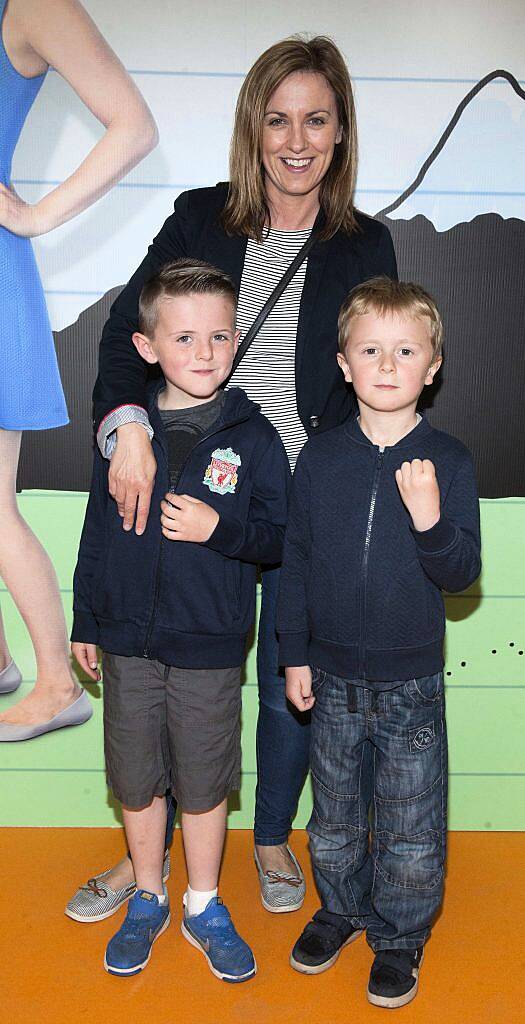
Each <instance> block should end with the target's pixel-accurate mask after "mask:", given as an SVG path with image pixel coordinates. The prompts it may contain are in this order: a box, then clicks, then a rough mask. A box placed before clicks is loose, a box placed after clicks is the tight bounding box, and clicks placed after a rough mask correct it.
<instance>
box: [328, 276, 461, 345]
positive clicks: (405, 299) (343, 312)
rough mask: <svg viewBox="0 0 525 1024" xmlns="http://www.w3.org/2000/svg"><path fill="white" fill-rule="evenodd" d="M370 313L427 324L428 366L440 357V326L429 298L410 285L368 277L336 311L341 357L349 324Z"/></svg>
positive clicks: (431, 299) (417, 285) (436, 313)
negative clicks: (396, 315)
mask: <svg viewBox="0 0 525 1024" xmlns="http://www.w3.org/2000/svg"><path fill="white" fill-rule="evenodd" d="M371 311H373V312H374V313H376V314H377V316H386V315H387V314H392V313H400V314H401V315H402V316H409V317H419V318H423V317H424V318H425V319H427V320H428V327H429V331H430V343H431V345H432V362H436V360H437V359H439V358H440V356H441V351H442V345H443V323H442V320H441V316H440V314H439V310H438V308H437V306H436V303H435V302H434V299H433V298H432V296H431V295H430V294H429V293H428V292H427V291H425V289H424V288H422V287H421V285H420V284H413V283H412V282H411V281H393V280H392V279H391V278H390V277H372V278H370V280H368V281H365V282H364V284H358V285H357V286H356V287H355V288H353V289H352V291H351V292H350V294H349V295H347V297H346V299H345V301H344V302H343V305H342V306H341V309H340V311H339V319H338V322H337V328H338V333H339V351H340V352H342V353H343V355H344V354H345V349H346V344H347V342H348V334H349V330H350V324H351V322H352V320H355V318H356V317H358V316H364V315H365V314H366V313H370V312H371Z"/></svg>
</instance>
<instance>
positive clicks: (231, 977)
mask: <svg viewBox="0 0 525 1024" xmlns="http://www.w3.org/2000/svg"><path fill="white" fill-rule="evenodd" d="M180 930H181V932H182V934H183V935H184V938H185V939H186V941H187V942H189V943H190V946H194V947H195V949H198V950H199V952H200V953H202V954H203V956H205V957H206V960H207V962H208V967H209V968H210V971H211V973H212V974H214V975H215V977H216V978H218V979H219V981H227V982H229V984H233V985H236V984H238V983H239V982H241V981H249V980H250V978H253V977H254V976H255V975H256V974H257V964H256V963H255V959H254V962H253V970H252V971H249V972H248V974H241V975H235V974H221V972H220V971H218V970H217V968H216V967H214V966H213V964H212V962H211V960H210V958H209V956H208V954H207V952H206V950H205V949H203V948H202V946H201V944H200V942H198V940H197V939H195V938H194V937H193V935H192V934H191V932H190V931H188V929H187V928H186V925H185V924H184V921H182V923H181V926H180Z"/></svg>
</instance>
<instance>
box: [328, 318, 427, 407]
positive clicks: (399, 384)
mask: <svg viewBox="0 0 525 1024" xmlns="http://www.w3.org/2000/svg"><path fill="white" fill-rule="evenodd" d="M337 361H338V363H339V366H340V367H341V369H342V371H343V374H344V378H345V380H346V381H348V382H349V383H352V384H353V387H354V391H355V393H356V395H357V398H358V401H359V405H360V407H361V406H364V407H366V408H367V409H372V410H374V411H375V412H399V411H401V410H402V409H409V408H412V409H414V411H415V408H416V405H417V400H418V398H419V396H420V394H421V392H422V390H423V388H424V387H425V385H426V384H431V383H432V381H433V378H434V374H435V373H436V372H437V370H438V369H439V367H440V365H441V358H438V359H436V360H434V361H433V355H432V343H431V339H430V324H429V321H428V318H427V317H412V316H407V315H406V314H399V313H392V314H390V313H387V314H385V316H380V315H379V314H378V313H375V312H369V313H364V314H363V315H362V316H356V317H354V318H353V319H352V320H351V321H350V325H349V328H348V338H347V342H346V348H345V352H344V355H343V354H342V353H341V352H339V353H338V356H337Z"/></svg>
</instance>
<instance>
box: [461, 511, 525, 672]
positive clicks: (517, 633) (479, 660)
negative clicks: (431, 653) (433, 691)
mask: <svg viewBox="0 0 525 1024" xmlns="http://www.w3.org/2000/svg"><path fill="white" fill-rule="evenodd" d="M524 525H525V524H524ZM446 608H447V633H446V641H445V660H446V666H445V672H446V673H450V675H445V682H447V683H450V684H452V685H459V686H491V687H492V686H524V685H525V654H520V653H519V652H520V651H525V597H514V598H500V597H482V598H471V597H455V598H452V597H447V599H446ZM511 644H513V645H514V646H513V647H511V646H510V645H511ZM492 651H496V654H493V653H492ZM462 662H465V665H462Z"/></svg>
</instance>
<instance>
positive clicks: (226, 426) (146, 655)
mask: <svg viewBox="0 0 525 1024" xmlns="http://www.w3.org/2000/svg"><path fill="white" fill-rule="evenodd" d="M249 418H250V417H249V416H243V417H241V419H238V420H232V421H231V422H230V423H223V424H222V425H221V426H220V427H219V428H218V429H217V430H212V431H211V433H209V434H204V436H203V437H201V438H200V439H199V440H198V441H197V444H195V445H194V446H193V448H192V449H191V452H190V453H189V455H187V457H186V460H185V462H183V464H182V467H181V471H180V473H179V479H178V481H177V488H178V487H179V485H180V482H181V480H182V478H183V476H184V473H185V471H186V469H187V466H188V463H189V461H190V459H191V457H192V455H193V453H194V451H195V450H196V449H197V448H198V447H199V445H201V444H204V442H205V441H209V440H210V437H215V435H216V434H220V433H221V432H222V431H223V430H229V429H230V428H231V427H236V426H237V424H238V423H244V422H245V420H247V419H249ZM160 447H161V449H162V453H163V455H164V458H165V459H166V462H167V456H166V452H165V450H164V446H163V445H162V444H161V445H160ZM173 493H175V492H173ZM165 540H166V538H165V537H164V536H163V535H162V534H161V537H160V545H159V553H158V557H157V565H156V568H155V587H154V591H153V608H152V610H151V615H150V620H149V623H148V628H147V630H146V639H145V641H144V650H143V652H142V657H143V658H149V656H150V654H149V645H150V640H151V634H152V632H153V625H154V622H155V615H156V612H157V605H158V603H159V591H160V568H161V560H162V549H163V544H164V541H165ZM169 543H177V541H170V542H169Z"/></svg>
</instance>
